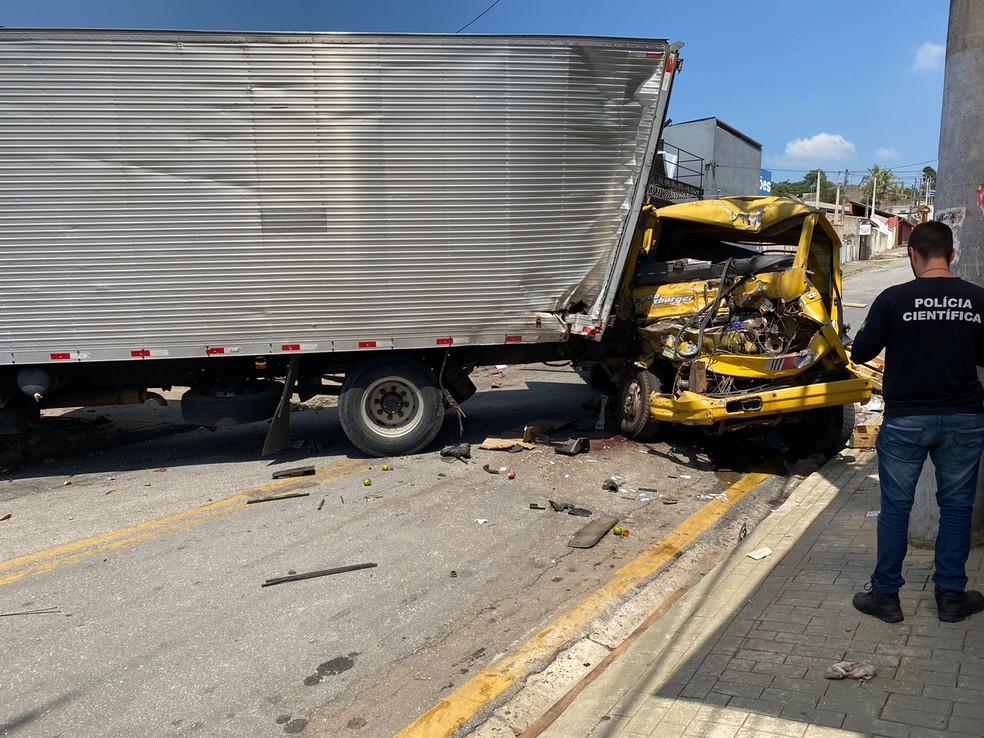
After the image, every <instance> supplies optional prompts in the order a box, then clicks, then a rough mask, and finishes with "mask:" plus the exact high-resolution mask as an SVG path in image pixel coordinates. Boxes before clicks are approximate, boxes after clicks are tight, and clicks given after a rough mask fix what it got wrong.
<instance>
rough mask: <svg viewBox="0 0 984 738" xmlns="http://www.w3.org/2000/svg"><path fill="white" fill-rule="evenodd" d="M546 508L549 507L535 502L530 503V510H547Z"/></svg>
mask: <svg viewBox="0 0 984 738" xmlns="http://www.w3.org/2000/svg"><path fill="white" fill-rule="evenodd" d="M546 509H547V508H545V507H544V506H543V505H538V504H537V503H535V502H531V503H530V510H546Z"/></svg>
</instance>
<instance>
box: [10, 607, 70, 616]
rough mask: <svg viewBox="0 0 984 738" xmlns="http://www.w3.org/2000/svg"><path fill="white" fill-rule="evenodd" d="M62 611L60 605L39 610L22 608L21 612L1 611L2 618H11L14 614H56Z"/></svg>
mask: <svg viewBox="0 0 984 738" xmlns="http://www.w3.org/2000/svg"><path fill="white" fill-rule="evenodd" d="M60 612H61V608H60V607H45V608H41V609H39V610H20V611H19V612H0V618H9V617H13V616H14V615H56V614H57V613H60Z"/></svg>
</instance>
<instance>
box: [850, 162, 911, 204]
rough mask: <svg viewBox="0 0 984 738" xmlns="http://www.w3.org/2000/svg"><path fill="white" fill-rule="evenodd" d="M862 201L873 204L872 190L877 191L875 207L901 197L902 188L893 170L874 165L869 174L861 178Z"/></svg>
mask: <svg viewBox="0 0 984 738" xmlns="http://www.w3.org/2000/svg"><path fill="white" fill-rule="evenodd" d="M860 187H861V201H862V202H866V203H870V202H871V190H872V189H874V190H875V207H876V208H877V207H878V203H881V202H885V201H887V200H895V199H898V198H899V197H900V196H901V187H900V186H899V183H898V181H897V180H896V179H895V173H894V172H893V171H892V170H891V169H885V168H884V167H880V166H878V165H877V164H873V165H872V167H871V169H869V170H868V173H867V174H866V175H864V177H862V178H861V185H860Z"/></svg>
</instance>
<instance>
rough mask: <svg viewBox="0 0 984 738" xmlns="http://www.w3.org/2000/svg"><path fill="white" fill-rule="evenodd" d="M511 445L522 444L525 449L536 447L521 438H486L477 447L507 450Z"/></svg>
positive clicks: (488, 449)
mask: <svg viewBox="0 0 984 738" xmlns="http://www.w3.org/2000/svg"><path fill="white" fill-rule="evenodd" d="M513 446H522V447H523V448H525V449H526V450H527V451H530V450H531V449H534V448H536V446H535V445H533V444H532V443H528V442H526V441H524V440H523V439H522V438H486V439H485V440H484V441H482V445H481V446H479V448H484V449H486V450H487V451H508V450H509V449H511V448H512V447H513Z"/></svg>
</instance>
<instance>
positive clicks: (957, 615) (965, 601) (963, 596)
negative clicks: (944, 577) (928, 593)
mask: <svg viewBox="0 0 984 738" xmlns="http://www.w3.org/2000/svg"><path fill="white" fill-rule="evenodd" d="M936 609H937V610H938V611H939V615H940V620H942V621H943V622H944V623H959V622H960V621H961V620H963V619H964V618H966V617H967V616H968V615H973V614H974V613H975V612H981V611H982V610H984V595H982V594H981V593H980V592H978V591H977V590H976V589H968V590H966V591H961V590H959V589H944V588H943V587H941V586H940V585H938V584H937V585H936Z"/></svg>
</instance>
